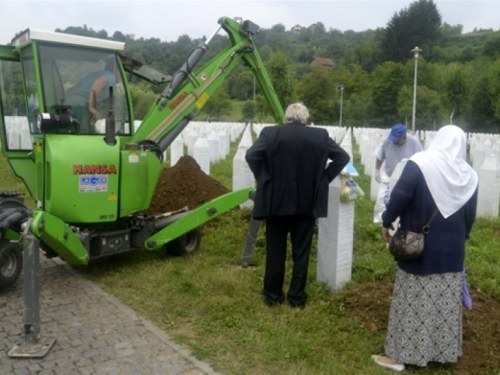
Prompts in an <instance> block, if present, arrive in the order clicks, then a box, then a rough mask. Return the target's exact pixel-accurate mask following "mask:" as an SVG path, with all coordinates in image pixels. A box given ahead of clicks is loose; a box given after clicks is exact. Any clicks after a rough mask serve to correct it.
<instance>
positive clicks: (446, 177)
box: [410, 125, 478, 218]
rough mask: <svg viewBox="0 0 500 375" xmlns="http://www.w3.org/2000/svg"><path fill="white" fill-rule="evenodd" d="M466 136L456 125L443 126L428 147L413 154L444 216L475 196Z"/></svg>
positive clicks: (475, 185) (474, 177) (474, 173)
mask: <svg viewBox="0 0 500 375" xmlns="http://www.w3.org/2000/svg"><path fill="white" fill-rule="evenodd" d="M466 150H467V140H466V135H465V133H464V131H463V130H462V129H460V128H459V127H458V126H455V125H446V126H443V127H442V128H441V129H439V131H438V132H437V133H436V136H435V137H434V139H433V140H432V142H431V144H430V145H429V147H428V148H427V150H425V151H422V152H419V153H416V154H414V155H413V156H412V157H411V158H410V160H412V161H413V162H415V163H416V164H417V165H418V166H419V168H420V170H421V171H422V174H423V175H424V178H425V181H426V183H427V186H428V187H429V190H430V192H431V195H432V198H433V199H434V202H436V205H437V207H438V209H439V212H441V215H443V217H444V218H447V217H448V216H451V215H453V214H454V213H455V212H457V211H458V210H459V209H460V208H461V207H462V206H463V205H464V204H465V203H467V201H468V200H469V199H470V198H471V197H472V195H473V194H474V192H475V191H476V188H477V184H478V177H477V173H476V172H475V171H474V170H473V169H472V168H471V166H470V165H469V164H467V162H466V161H465V155H466Z"/></svg>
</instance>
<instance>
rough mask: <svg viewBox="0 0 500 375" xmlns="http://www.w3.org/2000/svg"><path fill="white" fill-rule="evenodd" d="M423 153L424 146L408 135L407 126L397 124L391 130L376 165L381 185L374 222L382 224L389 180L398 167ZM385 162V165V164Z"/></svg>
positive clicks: (379, 152) (377, 178) (376, 174)
mask: <svg viewBox="0 0 500 375" xmlns="http://www.w3.org/2000/svg"><path fill="white" fill-rule="evenodd" d="M419 151H422V144H421V143H420V141H419V140H418V138H417V137H415V136H413V135H411V134H407V131H406V126H404V125H402V124H396V125H394V126H393V127H392V128H391V132H390V133H389V136H388V137H387V139H385V140H384V142H383V143H382V146H381V147H380V149H379V151H378V154H377V160H376V163H375V181H377V182H378V183H380V187H379V191H378V194H377V202H376V203H375V209H374V211H375V212H374V222H380V220H381V219H380V215H381V214H382V212H383V211H384V207H385V203H386V202H385V200H386V199H387V198H388V197H389V195H390V193H391V192H390V188H389V179H390V177H391V175H392V172H394V169H395V168H396V165H397V164H398V163H399V162H400V161H401V160H403V159H407V158H409V157H410V156H412V155H413V154H415V153H417V152H419ZM384 162H385V163H384ZM382 164H384V165H385V168H384V172H385V175H386V176H387V178H384V179H383V178H382V175H381V172H380V168H381V167H382Z"/></svg>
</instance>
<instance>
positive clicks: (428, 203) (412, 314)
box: [372, 125, 478, 371]
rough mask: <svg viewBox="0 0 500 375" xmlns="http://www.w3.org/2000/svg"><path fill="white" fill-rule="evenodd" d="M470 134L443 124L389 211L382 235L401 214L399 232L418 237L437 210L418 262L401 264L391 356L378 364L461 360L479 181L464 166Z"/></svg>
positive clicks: (407, 170) (413, 162)
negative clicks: (468, 262)
mask: <svg viewBox="0 0 500 375" xmlns="http://www.w3.org/2000/svg"><path fill="white" fill-rule="evenodd" d="M465 155H466V137H465V133H464V132H463V131H462V130H461V129H460V128H459V127H457V126H455V125H447V126H444V127H442V128H441V129H440V130H439V131H438V132H437V134H436V137H435V138H434V139H433V141H432V142H431V144H430V145H429V147H428V149H427V150H426V151H423V152H420V153H417V154H415V155H414V156H412V157H411V158H410V159H409V160H408V162H407V163H406V165H405V167H404V169H403V172H402V174H401V177H400V178H399V180H398V182H397V183H396V185H395V186H394V189H393V191H392V193H391V197H390V200H389V203H388V204H387V210H386V211H385V212H384V213H383V215H382V219H383V228H382V237H383V239H384V240H385V241H386V242H389V241H390V240H391V236H390V234H389V228H391V227H392V223H393V222H394V220H395V219H396V218H397V217H399V218H400V224H401V229H403V230H411V231H414V232H420V231H421V229H422V227H423V225H424V224H425V223H427V222H428V220H429V218H430V217H431V216H432V215H433V213H434V212H435V211H436V209H438V210H439V213H438V214H437V216H436V218H435V220H434V221H433V222H432V225H431V227H430V231H429V233H428V234H427V235H426V236H425V245H424V251H423V254H422V256H421V257H419V258H418V259H415V260H404V261H398V269H397V272H396V280H395V283H394V290H393V294H392V302H391V308H390V313H389V323H388V329H387V335H386V340H385V355H383V356H372V358H373V359H374V360H375V362H376V363H377V364H379V365H380V366H383V367H386V368H390V369H392V370H395V371H402V370H403V369H404V365H405V364H410V365H416V366H427V364H428V363H429V362H439V363H454V362H457V360H458V358H459V357H460V356H462V303H463V300H462V297H463V294H462V293H463V290H464V289H463V288H464V285H466V284H464V283H465V275H464V259H465V241H466V239H467V238H469V234H470V232H471V229H472V225H473V223H474V220H475V218H476V208H477V189H478V176H477V174H476V172H475V171H474V170H473V169H472V168H471V167H470V166H469V165H468V164H467V162H466V161H465Z"/></svg>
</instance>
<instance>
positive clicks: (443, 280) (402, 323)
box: [385, 269, 463, 366]
mask: <svg viewBox="0 0 500 375" xmlns="http://www.w3.org/2000/svg"><path fill="white" fill-rule="evenodd" d="M462 283H463V274H462V273H461V272H458V273H444V274H433V275H428V276H419V275H412V274H409V273H406V272H405V271H403V270H401V269H398V271H397V274H396V281H395V283H394V291H393V295H392V302H391V309H390V314H389V326H388V330H387V337H386V340H385V354H386V355H387V356H389V357H392V358H394V359H396V360H397V361H398V363H403V364H409V365H416V366H426V365H427V364H428V363H429V362H439V363H454V362H457V360H458V358H459V357H460V356H461V355H462Z"/></svg>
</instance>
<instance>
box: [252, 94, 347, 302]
mask: <svg viewBox="0 0 500 375" xmlns="http://www.w3.org/2000/svg"><path fill="white" fill-rule="evenodd" d="M285 117H286V124H285V125H284V126H269V127H265V128H264V129H262V131H261V133H260V135H259V138H258V139H257V140H256V141H255V143H254V144H253V145H252V146H251V147H250V148H249V149H248V150H247V152H246V155H245V158H246V161H247V163H248V165H249V167H250V169H251V171H252V173H253V175H254V177H255V179H256V181H257V191H256V196H255V203H254V210H253V217H254V218H255V219H257V220H262V219H265V220H266V252H267V255H266V267H265V276H264V288H263V300H264V302H266V304H268V305H277V304H282V303H283V302H284V299H285V297H284V293H283V282H284V277H285V261H286V249H287V237H288V234H290V239H291V244H292V261H293V270H292V279H291V283H290V287H289V289H288V293H287V299H288V303H289V304H290V305H291V306H292V307H304V306H305V304H306V302H307V293H306V292H305V286H306V281H307V268H308V264H309V254H310V249H311V242H312V238H313V233H314V225H315V222H316V218H318V217H326V215H327V207H328V185H329V183H330V182H331V181H332V180H333V179H334V178H335V177H336V176H337V175H338V174H339V173H340V172H341V171H342V169H343V168H344V166H345V165H346V164H347V163H348V162H349V159H350V157H349V154H348V153H347V152H346V151H345V150H343V149H342V148H341V147H340V146H339V145H337V143H335V141H334V140H333V139H332V138H330V137H329V136H328V132H327V131H326V130H325V129H321V128H313V127H309V126H306V124H307V122H308V119H309V111H308V110H307V108H306V107H305V106H304V104H302V103H294V104H291V105H290V106H288V108H287V109H286V112H285ZM328 159H330V160H331V162H330V163H329V164H328V166H327V162H328ZM334 204H335V203H334Z"/></svg>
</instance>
